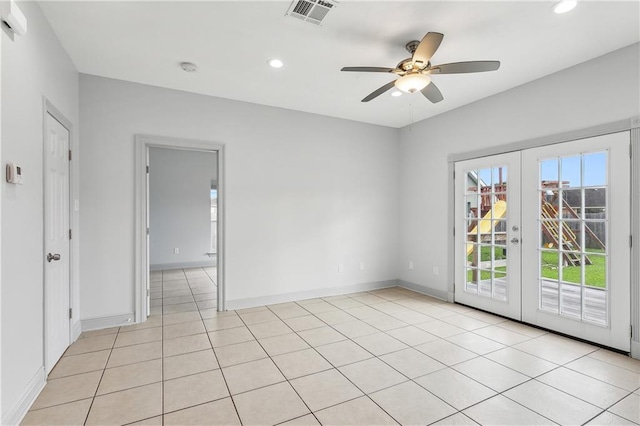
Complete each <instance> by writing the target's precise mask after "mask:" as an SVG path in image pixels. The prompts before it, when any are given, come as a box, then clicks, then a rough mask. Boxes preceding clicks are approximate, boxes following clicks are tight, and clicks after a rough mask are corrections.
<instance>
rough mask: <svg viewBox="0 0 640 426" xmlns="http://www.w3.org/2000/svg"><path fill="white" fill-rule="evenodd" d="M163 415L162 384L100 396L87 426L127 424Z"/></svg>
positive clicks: (95, 400) (93, 406) (90, 412)
mask: <svg viewBox="0 0 640 426" xmlns="http://www.w3.org/2000/svg"><path fill="white" fill-rule="evenodd" d="M160 414H162V383H154V384H151V385H147V386H142V387H139V388H133V389H127V390H124V391H120V392H115V393H110V394H107V395H102V396H98V397H96V398H95V399H94V401H93V405H92V406H91V410H90V411H89V417H88V418H87V423H86V424H87V425H109V424H126V423H132V422H135V421H138V420H143V419H148V418H151V417H155V416H158V415H160Z"/></svg>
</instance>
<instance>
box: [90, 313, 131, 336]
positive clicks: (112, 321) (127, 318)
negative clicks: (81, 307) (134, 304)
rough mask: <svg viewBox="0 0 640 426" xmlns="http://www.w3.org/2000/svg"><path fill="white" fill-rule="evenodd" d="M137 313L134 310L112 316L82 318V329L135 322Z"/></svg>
mask: <svg viewBox="0 0 640 426" xmlns="http://www.w3.org/2000/svg"><path fill="white" fill-rule="evenodd" d="M134 318H135V314H134V313H133V312H131V313H128V314H122V315H114V316H111V317H100V318H89V319H83V320H80V323H81V326H80V328H81V330H82V331H89V330H99V329H101V328H109V327H117V326H119V325H129V324H133V323H134Z"/></svg>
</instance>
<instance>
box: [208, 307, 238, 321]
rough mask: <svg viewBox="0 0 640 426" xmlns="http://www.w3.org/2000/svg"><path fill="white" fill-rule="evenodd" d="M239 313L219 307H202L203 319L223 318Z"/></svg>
mask: <svg viewBox="0 0 640 426" xmlns="http://www.w3.org/2000/svg"><path fill="white" fill-rule="evenodd" d="M234 315H237V314H236V311H218V310H217V309H200V316H201V317H202V319H210V318H222V317H226V316H234Z"/></svg>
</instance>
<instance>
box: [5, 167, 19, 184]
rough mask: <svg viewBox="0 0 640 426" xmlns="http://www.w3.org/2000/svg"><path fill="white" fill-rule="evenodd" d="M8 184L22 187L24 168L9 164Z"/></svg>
mask: <svg viewBox="0 0 640 426" xmlns="http://www.w3.org/2000/svg"><path fill="white" fill-rule="evenodd" d="M7 182H9V183H13V184H15V185H22V167H20V166H19V165H18V164H15V163H9V164H7Z"/></svg>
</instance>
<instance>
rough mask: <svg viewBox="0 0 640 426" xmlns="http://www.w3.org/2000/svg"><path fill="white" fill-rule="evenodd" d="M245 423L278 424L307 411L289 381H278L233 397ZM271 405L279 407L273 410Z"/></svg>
mask: <svg viewBox="0 0 640 426" xmlns="http://www.w3.org/2000/svg"><path fill="white" fill-rule="evenodd" d="M233 400H234V401H235V404H236V408H237V410H238V414H239V415H240V420H242V423H243V424H245V425H264V424H278V423H282V422H284V421H286V420H290V419H294V418H297V417H300V416H302V415H305V414H307V413H309V410H308V409H307V407H306V406H305V405H304V403H303V402H302V400H301V399H300V397H299V396H298V395H297V394H296V392H295V391H294V390H293V389H292V388H291V385H289V383H286V382H284V383H279V384H276V385H273V386H268V387H265V388H261V389H256V390H254V391H251V392H246V393H243V394H240V395H235V396H234V397H233ZM273 407H280V409H279V410H274V409H273Z"/></svg>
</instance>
